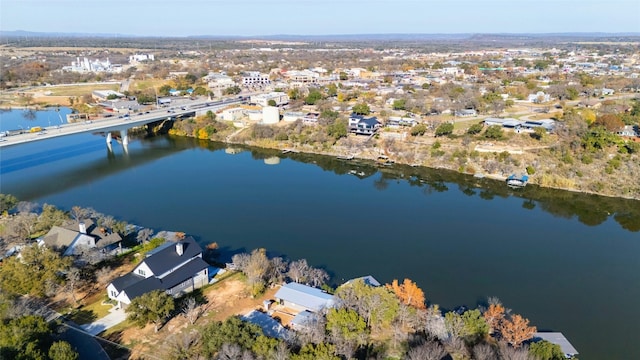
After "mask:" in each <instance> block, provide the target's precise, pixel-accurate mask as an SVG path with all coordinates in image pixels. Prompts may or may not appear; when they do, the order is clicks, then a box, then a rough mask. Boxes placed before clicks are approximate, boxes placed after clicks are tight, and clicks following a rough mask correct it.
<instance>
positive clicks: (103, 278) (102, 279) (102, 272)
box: [96, 266, 113, 285]
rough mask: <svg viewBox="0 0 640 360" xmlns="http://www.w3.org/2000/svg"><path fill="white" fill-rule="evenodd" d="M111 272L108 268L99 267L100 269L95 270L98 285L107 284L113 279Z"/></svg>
mask: <svg viewBox="0 0 640 360" xmlns="http://www.w3.org/2000/svg"><path fill="white" fill-rule="evenodd" d="M112 272H113V270H112V269H111V267H109V266H105V267H101V268H100V269H98V270H96V280H97V281H98V284H100V285H106V284H108V283H109V282H110V281H111V279H112V278H113V275H112Z"/></svg>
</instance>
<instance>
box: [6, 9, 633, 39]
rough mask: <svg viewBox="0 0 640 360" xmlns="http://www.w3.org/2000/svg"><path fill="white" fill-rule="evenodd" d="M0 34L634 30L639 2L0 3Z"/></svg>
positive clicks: (264, 33)
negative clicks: (12, 32) (9, 31)
mask: <svg viewBox="0 0 640 360" xmlns="http://www.w3.org/2000/svg"><path fill="white" fill-rule="evenodd" d="M0 29H1V30H27V31H42V32H82V33H119V34H131V35H156V36H188V35H245V36H252V35H274V34H294V35H321V34H381V33H385V34H386V33H426V34H434V33H549V32H640V0H598V1H595V0H486V1H483V0H475V1H473V0H439V1H434V0H314V1H311V0H274V1H269V0H153V1H151V0H126V1H125V0H100V1H97V0H0Z"/></svg>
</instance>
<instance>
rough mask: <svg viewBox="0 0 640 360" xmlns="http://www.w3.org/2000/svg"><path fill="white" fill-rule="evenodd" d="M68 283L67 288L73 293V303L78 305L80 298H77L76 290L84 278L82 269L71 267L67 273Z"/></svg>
mask: <svg viewBox="0 0 640 360" xmlns="http://www.w3.org/2000/svg"><path fill="white" fill-rule="evenodd" d="M65 276H66V278H67V283H66V289H67V291H69V293H70V294H71V298H72V299H73V303H74V304H75V305H78V299H77V298H76V290H77V289H78V286H79V285H80V281H81V280H82V273H81V272H80V269H78V268H77V267H71V268H70V269H69V270H68V271H67V273H66V275H65Z"/></svg>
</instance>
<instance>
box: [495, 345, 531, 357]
mask: <svg viewBox="0 0 640 360" xmlns="http://www.w3.org/2000/svg"><path fill="white" fill-rule="evenodd" d="M498 351H499V353H500V359H503V360H530V359H531V357H530V356H529V348H528V347H527V346H523V347H520V348H518V349H516V348H513V347H511V346H509V344H507V343H506V342H504V341H501V342H499V343H498Z"/></svg>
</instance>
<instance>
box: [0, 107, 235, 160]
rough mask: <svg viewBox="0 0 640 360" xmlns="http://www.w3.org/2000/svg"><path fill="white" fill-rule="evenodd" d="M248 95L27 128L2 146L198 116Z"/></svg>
mask: <svg viewBox="0 0 640 360" xmlns="http://www.w3.org/2000/svg"><path fill="white" fill-rule="evenodd" d="M244 101H245V98H234V99H223V100H217V101H203V100H199V101H197V100H196V101H192V102H190V103H188V104H186V105H185V104H181V105H180V106H175V107H171V106H169V107H166V108H160V109H156V110H152V111H148V112H146V113H143V114H128V115H124V114H122V115H120V116H116V115H114V116H113V117H105V118H98V119H92V120H90V121H80V122H76V123H70V124H63V125H59V126H51V127H43V131H40V132H33V133H32V132H26V133H22V134H17V135H10V136H3V137H0V148H2V147H8V146H15V145H20V144H25V143H30V142H34V141H40V140H46V139H52V138H57V137H62V136H69V135H75V134H81V133H94V132H110V131H120V130H127V129H130V128H134V127H138V126H142V125H145V124H148V123H151V122H155V121H161V120H165V119H172V120H175V119H176V118H178V117H183V116H194V115H195V114H196V113H205V112H207V111H209V110H211V111H216V110H218V109H220V108H223V107H226V106H228V105H233V104H240V103H242V102H244Z"/></svg>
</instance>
